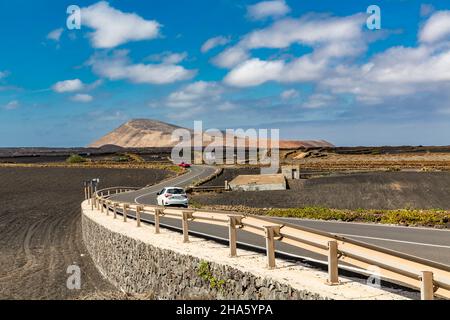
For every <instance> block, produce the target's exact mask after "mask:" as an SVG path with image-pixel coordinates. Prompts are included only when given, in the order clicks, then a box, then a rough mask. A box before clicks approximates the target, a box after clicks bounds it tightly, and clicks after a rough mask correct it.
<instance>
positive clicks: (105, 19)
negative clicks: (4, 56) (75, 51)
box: [81, 1, 161, 48]
mask: <svg viewBox="0 0 450 320" xmlns="http://www.w3.org/2000/svg"><path fill="white" fill-rule="evenodd" d="M81 17H82V24H83V26H84V25H86V26H88V27H90V28H92V29H94V30H95V31H94V32H92V33H90V35H89V36H90V39H91V44H92V46H93V47H95V48H114V47H117V46H119V45H121V44H124V43H127V42H130V41H139V40H149V39H154V38H157V37H158V36H159V34H160V28H161V25H160V24H159V23H158V22H157V21H155V20H145V19H143V18H142V17H140V16H138V15H137V14H135V13H124V12H122V11H120V10H117V9H115V8H112V7H111V6H110V5H109V3H108V2H105V1H100V2H98V3H96V4H93V5H91V6H89V7H86V8H82V9H81Z"/></svg>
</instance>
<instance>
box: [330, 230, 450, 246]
mask: <svg viewBox="0 0 450 320" xmlns="http://www.w3.org/2000/svg"><path fill="white" fill-rule="evenodd" d="M333 234H335V235H339V236H344V237H354V238H362V239H371V240H381V241H388V242H399V243H406V244H414V245H419V246H427V247H436V248H444V249H450V246H445V245H440V244H431V243H422V242H413V241H404V240H395V239H385V238H376V237H367V236H358V235H356V234H345V233H333Z"/></svg>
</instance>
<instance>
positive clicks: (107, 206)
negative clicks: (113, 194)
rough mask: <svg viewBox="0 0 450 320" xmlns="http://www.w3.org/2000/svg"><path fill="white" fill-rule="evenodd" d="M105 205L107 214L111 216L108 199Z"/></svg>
mask: <svg viewBox="0 0 450 320" xmlns="http://www.w3.org/2000/svg"><path fill="white" fill-rule="evenodd" d="M105 206H106V215H107V216H109V205H108V201H105Z"/></svg>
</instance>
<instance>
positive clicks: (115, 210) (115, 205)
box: [113, 203, 117, 219]
mask: <svg viewBox="0 0 450 320" xmlns="http://www.w3.org/2000/svg"><path fill="white" fill-rule="evenodd" d="M113 211H114V219H117V203H114V204H113Z"/></svg>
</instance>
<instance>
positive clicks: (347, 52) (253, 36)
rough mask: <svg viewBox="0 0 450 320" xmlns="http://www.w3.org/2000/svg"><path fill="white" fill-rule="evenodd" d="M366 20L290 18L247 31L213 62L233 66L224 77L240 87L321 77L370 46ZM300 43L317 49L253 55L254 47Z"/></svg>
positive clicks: (349, 17)
mask: <svg viewBox="0 0 450 320" xmlns="http://www.w3.org/2000/svg"><path fill="white" fill-rule="evenodd" d="M364 21H365V19H364V16H363V15H361V14H356V15H352V16H348V17H330V16H324V15H317V14H314V15H311V14H309V15H305V16H304V17H302V18H300V19H292V18H286V19H283V20H280V21H277V22H275V23H273V24H272V25H271V26H269V27H267V28H263V29H259V30H256V31H253V32H250V33H249V34H247V35H245V36H244V37H243V38H242V40H241V41H240V42H239V43H238V44H237V45H235V46H233V47H230V48H227V49H226V50H224V51H223V52H222V53H220V54H219V55H218V56H216V57H215V58H214V59H213V63H215V64H216V65H218V66H220V67H224V68H231V69H232V70H231V71H230V72H229V74H228V75H227V76H226V77H225V79H224V81H225V82H226V83H227V84H229V85H232V86H238V87H246V86H256V85H260V84H263V83H265V82H267V81H277V82H285V83H289V82H304V81H314V80H318V79H320V78H321V77H323V76H324V74H326V72H327V71H328V70H329V69H330V68H331V66H332V64H333V63H334V62H335V61H336V60H338V59H344V58H348V57H355V56H358V55H359V54H361V53H362V52H364V51H365V50H366V48H367V44H366V42H367V41H368V40H367V39H366V37H364V34H363V26H364ZM296 43H297V44H301V45H305V46H310V47H312V48H313V52H312V53H308V54H305V55H303V56H300V57H297V58H293V59H290V60H282V59H278V60H266V61H263V60H261V59H259V58H250V53H251V51H252V50H254V49H259V48H269V49H286V48H289V47H290V46H292V45H293V44H296Z"/></svg>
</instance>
